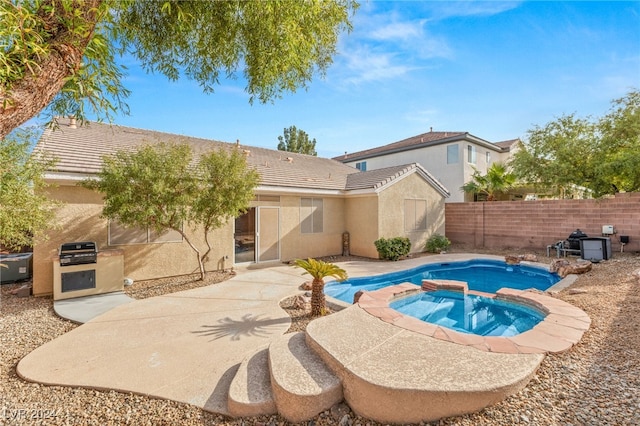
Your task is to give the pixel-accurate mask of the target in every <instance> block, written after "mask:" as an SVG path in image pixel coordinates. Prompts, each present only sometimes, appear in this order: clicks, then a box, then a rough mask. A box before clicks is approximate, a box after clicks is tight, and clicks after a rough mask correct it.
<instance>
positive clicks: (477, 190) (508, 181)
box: [460, 163, 516, 201]
mask: <svg viewBox="0 0 640 426" xmlns="http://www.w3.org/2000/svg"><path fill="white" fill-rule="evenodd" d="M515 183H516V176H515V175H514V174H513V173H511V172H509V170H508V169H507V166H505V165H504V164H502V163H493V164H492V165H491V167H489V169H488V170H487V174H486V175H481V174H480V172H479V171H478V170H476V171H475V172H474V173H473V176H471V180H470V181H469V182H467V183H465V184H464V185H462V187H460V189H461V190H462V191H464V192H467V193H472V194H485V195H486V196H487V201H495V200H496V195H497V194H500V193H505V192H507V191H509V190H510V189H511V188H513V186H514V185H515Z"/></svg>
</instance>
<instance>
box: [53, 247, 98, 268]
mask: <svg viewBox="0 0 640 426" xmlns="http://www.w3.org/2000/svg"><path fill="white" fill-rule="evenodd" d="M58 254H59V255H60V266H71V265H82V264H84V263H97V262H98V250H97V248H96V243H94V242H91V241H85V242H79V243H64V244H62V245H61V246H60V252H59V253H58Z"/></svg>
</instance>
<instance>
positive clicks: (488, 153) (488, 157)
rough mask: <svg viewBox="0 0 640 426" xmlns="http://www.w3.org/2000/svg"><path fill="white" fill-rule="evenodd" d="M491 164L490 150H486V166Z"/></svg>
mask: <svg viewBox="0 0 640 426" xmlns="http://www.w3.org/2000/svg"><path fill="white" fill-rule="evenodd" d="M490 165H491V152H489V151H487V166H490Z"/></svg>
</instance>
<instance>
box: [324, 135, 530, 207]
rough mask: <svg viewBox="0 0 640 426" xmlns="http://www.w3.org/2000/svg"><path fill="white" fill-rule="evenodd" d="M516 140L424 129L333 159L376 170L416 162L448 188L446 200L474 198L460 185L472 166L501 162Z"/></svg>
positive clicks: (481, 168)
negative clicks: (492, 138)
mask: <svg viewBox="0 0 640 426" xmlns="http://www.w3.org/2000/svg"><path fill="white" fill-rule="evenodd" d="M518 145H519V140H518V139H514V140H509V141H504V142H498V143H491V142H489V141H486V140H484V139H480V138H478V137H476V136H473V135H472V134H470V133H468V132H434V131H430V132H428V133H423V134H421V135H417V136H413V137H410V138H408V139H404V140H401V141H398V142H394V143H391V144H389V145H384V146H379V147H377V148H371V149H367V150H364V151H359V152H353V153H345V155H341V156H339V157H334V160H337V161H340V162H342V163H344V164H348V165H350V166H352V167H355V168H356V169H358V170H362V171H366V170H375V169H380V168H383V167H390V166H396V165H399V164H407V163H419V164H421V165H422V166H423V167H424V168H425V169H427V170H428V171H429V172H430V173H431V174H432V175H433V176H435V177H436V179H438V180H439V181H440V182H442V185H443V186H445V187H446V188H448V189H449V191H451V197H449V198H448V199H447V202H462V201H474V197H473V194H465V193H464V192H462V191H461V190H460V187H461V186H462V185H464V184H465V183H466V182H468V181H470V180H471V176H472V175H473V173H474V171H475V170H474V169H477V170H478V171H480V173H482V174H485V173H486V172H487V169H488V168H489V166H491V164H492V163H494V162H504V161H506V160H507V159H508V158H509V156H510V155H511V154H512V153H513V151H514V150H515V149H517V147H518Z"/></svg>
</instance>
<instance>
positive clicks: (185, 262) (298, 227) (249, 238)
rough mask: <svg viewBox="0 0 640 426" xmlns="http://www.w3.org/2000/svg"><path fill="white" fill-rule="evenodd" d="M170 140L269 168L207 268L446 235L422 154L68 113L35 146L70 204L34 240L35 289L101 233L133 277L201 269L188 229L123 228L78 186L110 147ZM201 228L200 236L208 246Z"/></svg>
mask: <svg viewBox="0 0 640 426" xmlns="http://www.w3.org/2000/svg"><path fill="white" fill-rule="evenodd" d="M162 141H164V142H179V143H188V144H189V145H191V147H192V148H193V150H194V152H195V154H196V155H198V153H203V152H206V151H209V150H212V149H219V148H223V149H239V150H242V152H243V153H244V154H245V155H246V158H247V161H248V163H249V165H250V166H251V167H254V168H255V169H256V170H257V171H258V172H259V173H260V176H261V182H260V184H259V186H258V187H257V188H256V195H255V199H254V200H253V202H252V203H251V208H250V209H249V211H248V212H247V213H246V214H244V215H242V216H240V217H239V218H237V219H235V221H231V222H230V223H228V224H227V225H225V226H223V227H222V228H221V229H217V230H215V231H213V234H214V235H212V236H210V240H211V241H214V244H213V250H212V252H211V254H210V255H209V258H208V260H207V261H206V263H205V267H206V269H207V270H219V269H228V268H230V267H232V266H234V265H236V264H240V263H246V262H276V261H278V262H284V261H290V260H292V259H295V258H307V257H318V256H328V255H337V254H341V253H342V252H343V233H345V232H349V234H350V252H351V254H353V255H359V256H366V257H377V252H376V249H375V246H374V241H375V240H377V239H378V238H381V237H387V238H388V237H396V236H406V237H409V238H410V239H411V242H412V251H413V252H416V251H421V250H422V248H423V246H424V243H425V242H426V240H427V238H428V237H429V236H430V235H432V234H434V233H440V234H444V199H445V198H446V197H447V196H449V192H448V191H447V189H446V188H445V187H444V186H443V185H442V184H441V183H440V182H438V181H437V180H436V179H435V178H433V176H431V175H430V174H429V172H427V171H426V170H425V169H424V168H423V167H421V166H420V165H418V164H415V163H413V162H411V163H413V164H404V165H395V166H392V167H387V168H382V169H379V170H375V171H370V172H359V171H358V170H356V169H354V168H353V167H349V166H347V165H344V164H342V163H340V162H338V161H334V160H331V159H326V158H318V157H314V156H309V155H302V154H296V153H291V152H283V151H276V150H270V149H265V148H257V147H250V146H245V145H240V144H239V143H236V144H230V143H224V142H218V141H212V140H205V139H198V138H192V137H185V136H178V135H172V134H167V133H160V132H155V131H148V130H139V129H133V128H127V127H121V126H111V125H107V124H100V123H90V124H89V125H88V126H83V127H77V128H76V127H75V125H74V124H73V123H72V122H70V121H69V120H66V119H60V120H59V128H58V129H56V130H50V129H48V130H46V131H45V133H44V134H43V136H42V137H41V139H40V140H39V142H38V144H37V146H36V148H35V152H36V153H37V152H40V151H47V152H50V153H51V154H53V155H54V156H56V157H57V158H58V160H59V161H58V163H57V165H56V168H55V170H51V171H50V172H48V173H47V174H46V179H47V180H48V181H49V182H51V183H55V184H57V187H55V188H52V189H50V190H49V195H50V197H52V198H55V199H58V200H61V201H63V202H64V205H63V206H62V207H61V208H60V209H59V211H58V215H57V217H58V223H59V225H60V227H59V230H57V231H56V232H51V233H50V236H49V240H48V241H46V242H44V243H40V244H38V245H36V247H34V265H33V280H34V282H33V292H34V294H36V295H42V294H50V293H52V292H53V283H54V281H56V280H57V281H56V282H58V281H60V279H59V278H58V277H54V269H55V267H54V264H55V265H57V263H56V262H57V254H58V248H59V247H60V245H61V244H62V243H65V242H75V241H95V242H96V244H97V246H98V250H99V251H102V252H104V253H103V255H104V256H108V255H109V251H113V252H114V253H116V254H117V255H118V256H123V258H124V260H123V262H124V276H126V277H129V278H132V279H134V280H143V279H151V278H158V277H165V276H173V275H182V274H190V273H194V272H197V270H198V265H197V262H196V259H195V254H194V253H193V251H192V250H191V249H190V248H189V247H188V245H187V243H186V242H183V241H182V239H181V237H180V235H179V234H177V233H176V232H168V233H166V234H164V235H155V234H154V233H153V232H151V231H148V230H146V229H138V230H131V229H124V228H123V227H121V226H119V225H118V224H117V223H115V222H110V221H108V220H107V219H105V218H102V217H100V215H101V212H102V207H103V200H102V195H101V194H100V193H97V192H93V191H91V190H88V189H85V188H83V187H80V186H78V185H77V184H78V183H79V182H80V181H82V180H83V179H85V178H89V177H92V176H95V174H96V173H98V172H99V171H100V169H101V166H102V156H103V155H108V154H111V153H114V152H115V151H117V150H135V149H136V148H138V147H140V146H142V145H144V144H153V143H158V142H162ZM188 232H192V231H191V230H188ZM200 234H201V233H196V234H194V240H195V243H196V244H199V245H202V244H203V242H202V241H200V240H201V237H199V235H200ZM114 249H115V250H114ZM98 263H100V262H98ZM57 268H58V269H57V270H60V267H57ZM69 268H71V267H69ZM66 270H71V269H66ZM54 278H55V279H54Z"/></svg>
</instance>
